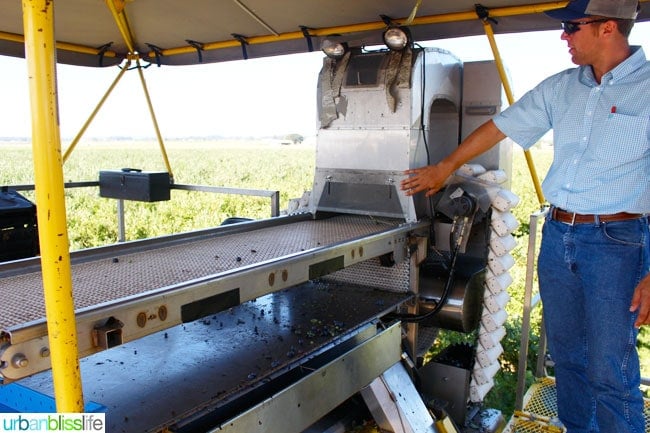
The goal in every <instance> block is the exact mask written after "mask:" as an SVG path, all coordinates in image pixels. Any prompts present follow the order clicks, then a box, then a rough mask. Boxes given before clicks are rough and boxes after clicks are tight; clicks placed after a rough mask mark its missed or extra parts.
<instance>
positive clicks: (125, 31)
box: [106, 0, 135, 53]
mask: <svg viewBox="0 0 650 433" xmlns="http://www.w3.org/2000/svg"><path fill="white" fill-rule="evenodd" d="M115 3H116V0H106V6H108V9H109V10H110V11H111V14H112V15H113V19H114V20H115V24H117V28H118V29H119V31H120V33H121V34H122V39H124V43H125V44H126V47H127V48H128V49H129V53H134V52H135V44H134V43H133V35H132V34H131V29H130V28H129V23H128V21H127V20H126V15H125V14H124V2H119V3H120V5H119V6H118V5H116V4H115Z"/></svg>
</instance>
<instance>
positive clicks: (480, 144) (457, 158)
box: [401, 120, 506, 197]
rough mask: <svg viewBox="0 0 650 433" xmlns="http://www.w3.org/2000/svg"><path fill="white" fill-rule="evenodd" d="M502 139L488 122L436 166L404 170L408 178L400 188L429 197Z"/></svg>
mask: <svg viewBox="0 0 650 433" xmlns="http://www.w3.org/2000/svg"><path fill="white" fill-rule="evenodd" d="M504 138H506V135H505V134H504V133H503V132H501V130H499V128H497V126H496V125H495V124H494V122H493V121H492V120H488V121H487V122H485V123H484V124H483V125H481V126H479V127H478V128H476V130H474V132H472V133H471V134H470V135H469V136H468V137H467V138H466V139H465V140H463V142H462V143H461V144H460V145H459V146H458V148H457V149H456V150H454V151H453V152H452V153H451V154H450V155H449V156H447V157H446V158H445V159H443V160H442V161H440V162H439V163H438V164H436V165H427V166H426V167H421V168H414V169H411V170H406V171H405V172H404V174H407V175H409V177H408V178H406V179H404V180H403V181H402V183H401V188H402V190H404V191H406V195H413V194H416V193H418V192H421V191H426V196H427V197H429V196H431V195H433V194H435V193H436V192H437V191H438V190H440V189H441V188H442V187H443V186H444V184H445V181H446V180H447V178H448V177H449V176H451V174H452V173H453V172H454V171H456V170H458V168H460V166H462V165H463V164H465V163H466V162H467V161H470V160H472V159H474V158H476V157H477V156H479V155H481V154H482V153H484V152H486V151H488V150H489V149H490V148H492V146H494V145H495V144H497V143H498V142H499V141H501V140H503V139H504Z"/></svg>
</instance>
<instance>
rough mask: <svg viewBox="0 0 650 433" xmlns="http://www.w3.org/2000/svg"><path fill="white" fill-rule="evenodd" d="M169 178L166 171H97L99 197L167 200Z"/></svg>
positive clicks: (131, 169) (148, 200)
mask: <svg viewBox="0 0 650 433" xmlns="http://www.w3.org/2000/svg"><path fill="white" fill-rule="evenodd" d="M170 189H171V178H170V176H169V173H167V172H149V171H142V170H138V169H133V168H123V169H121V170H102V171H100V172H99V195H100V197H107V198H119V199H123V200H136V201H147V202H153V201H164V200H169V198H170V194H169V192H170Z"/></svg>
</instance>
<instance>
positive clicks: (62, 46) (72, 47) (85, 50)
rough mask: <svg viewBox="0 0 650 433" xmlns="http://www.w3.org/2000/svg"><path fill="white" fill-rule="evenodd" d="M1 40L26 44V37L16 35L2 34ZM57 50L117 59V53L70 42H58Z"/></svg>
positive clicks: (0, 35) (0, 33) (0, 34)
mask: <svg viewBox="0 0 650 433" xmlns="http://www.w3.org/2000/svg"><path fill="white" fill-rule="evenodd" d="M0 40H5V41H10V42H18V43H21V44H22V43H24V42H25V37H24V36H23V35H19V34H16V33H9V32H0ZM56 49H57V50H65V51H71V52H75V53H81V54H90V55H94V56H98V55H99V54H102V55H103V56H104V57H117V53H115V51H109V50H107V51H102V50H100V49H98V48H95V47H87V46H85V45H78V44H71V43H68V42H56Z"/></svg>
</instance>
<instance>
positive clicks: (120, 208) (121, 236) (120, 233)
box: [117, 198, 126, 242]
mask: <svg viewBox="0 0 650 433" xmlns="http://www.w3.org/2000/svg"><path fill="white" fill-rule="evenodd" d="M117 241H118V242H124V241H126V225H125V223H124V200H122V199H121V198H120V199H117Z"/></svg>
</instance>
